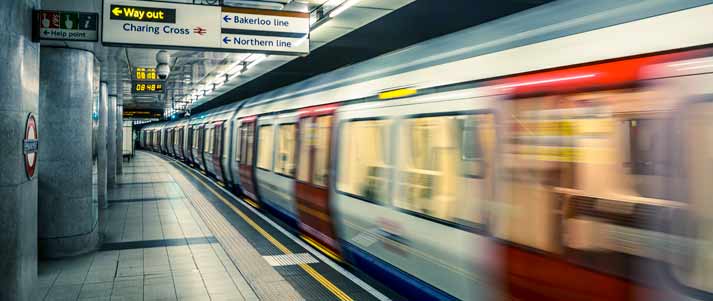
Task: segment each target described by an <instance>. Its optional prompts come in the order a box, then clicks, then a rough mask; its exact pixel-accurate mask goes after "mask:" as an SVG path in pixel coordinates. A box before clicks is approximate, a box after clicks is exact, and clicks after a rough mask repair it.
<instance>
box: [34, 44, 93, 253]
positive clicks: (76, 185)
mask: <svg viewBox="0 0 713 301" xmlns="http://www.w3.org/2000/svg"><path fill="white" fill-rule="evenodd" d="M93 76H94V54H93V53H92V52H89V51H86V50H79V49H70V48H56V47H42V48H41V51H40V104H39V114H40V116H42V122H40V123H39V130H40V133H42V135H43V136H44V137H45V138H44V139H43V140H42V143H40V145H41V147H40V150H39V162H38V168H39V170H38V180H39V188H38V208H39V211H38V212H39V216H38V239H39V248H38V250H39V253H40V256H41V257H47V258H57V257H65V256H72V255H77V254H82V253H86V252H88V251H91V250H94V249H95V248H96V246H97V242H98V231H97V230H98V227H97V225H98V213H97V207H96V206H95V205H94V200H93V196H92V102H93V86H92V80H93Z"/></svg>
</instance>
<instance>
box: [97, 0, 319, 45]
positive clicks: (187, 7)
mask: <svg viewBox="0 0 713 301" xmlns="http://www.w3.org/2000/svg"><path fill="white" fill-rule="evenodd" d="M102 19H103V20H102V21H103V22H102V43H104V44H106V45H116V46H135V47H152V48H197V49H205V50H207V51H232V52H260V53H267V54H293V55H303V54H307V53H309V14H308V13H299V12H288V11H275V10H258V9H239V8H226V7H219V6H206V5H191V4H178V3H167V2H154V1H137V0H104V6H103V18H102Z"/></svg>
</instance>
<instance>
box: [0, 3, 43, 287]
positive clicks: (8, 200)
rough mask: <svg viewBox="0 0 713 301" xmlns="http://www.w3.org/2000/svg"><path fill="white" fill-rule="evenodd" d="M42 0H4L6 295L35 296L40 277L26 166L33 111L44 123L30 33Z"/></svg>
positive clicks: (0, 185) (0, 74) (1, 246)
mask: <svg viewBox="0 0 713 301" xmlns="http://www.w3.org/2000/svg"><path fill="white" fill-rule="evenodd" d="M38 3H39V1H34V0H15V1H0V20H3V30H0V45H2V50H0V62H2V68H0V154H2V155H1V156H0V229H1V230H0V271H1V272H0V300H32V295H31V294H32V289H33V286H34V283H35V282H36V280H37V178H36V176H35V177H34V178H28V176H27V173H26V171H25V156H24V154H23V140H24V139H25V126H26V124H27V117H28V115H29V114H30V113H33V114H35V115H36V118H37V122H41V119H40V116H39V114H38V110H37V102H38V99H39V98H38V93H39V70H40V69H39V68H40V67H39V59H40V45H39V44H36V43H33V42H32V41H31V33H30V24H32V20H31V16H32V9H33V8H36V7H37V6H38ZM38 135H39V136H38V138H39V137H42V133H41V132H40V133H38ZM40 145H41V144H40ZM35 155H36V154H35ZM35 166H37V165H35ZM36 174H37V169H35V175H36Z"/></svg>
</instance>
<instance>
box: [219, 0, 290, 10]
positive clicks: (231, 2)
mask: <svg viewBox="0 0 713 301" xmlns="http://www.w3.org/2000/svg"><path fill="white" fill-rule="evenodd" d="M288 3H289V1H288ZM223 6H242V7H252V8H268V9H276V10H282V9H284V8H285V4H282V3H276V2H262V1H254V0H224V1H223Z"/></svg>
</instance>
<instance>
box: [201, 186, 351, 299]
mask: <svg viewBox="0 0 713 301" xmlns="http://www.w3.org/2000/svg"><path fill="white" fill-rule="evenodd" d="M189 174H190V175H191V176H192V177H193V178H194V179H196V180H198V182H200V183H201V185H203V187H205V188H206V189H208V191H210V192H211V193H212V194H213V195H214V196H215V197H217V198H218V199H219V200H220V201H222V202H223V204H225V205H227V206H228V207H230V209H232V210H233V212H235V213H236V214H238V216H240V218H242V219H243V220H244V221H245V222H246V223H248V225H250V226H251V227H252V228H253V229H255V231H257V232H258V233H260V235H262V236H263V237H265V239H267V240H268V241H269V242H270V243H272V245H274V246H275V247H276V248H278V249H280V251H282V252H283V253H285V254H292V251H290V249H288V248H287V247H285V245H283V244H282V243H280V242H279V241H278V240H277V239H275V238H274V237H272V235H270V233H268V232H267V231H265V229H263V228H262V227H260V225H258V224H257V223H255V221H253V220H252V219H251V218H250V217H249V216H247V215H246V214H245V213H243V211H242V210H240V209H238V207H235V205H233V203H231V202H230V201H228V200H227V199H225V198H224V197H223V196H222V195H220V194H219V193H218V192H216V191H215V190H213V188H212V187H210V186H209V185H208V184H206V183H205V182H204V181H203V180H202V179H199V178H198V177H197V176H195V175H194V174H193V173H191V172H189ZM299 266H300V268H302V269H303V270H304V271H305V272H307V274H309V275H310V276H312V278H314V280H317V282H319V283H320V284H322V286H324V287H325V288H326V289H327V290H329V291H330V292H332V294H334V295H335V296H337V298H339V300H342V301H354V299H352V298H351V297H349V296H348V295H347V294H345V293H344V292H343V291H342V290H341V289H339V288H338V287H337V286H335V285H334V283H332V282H331V281H329V279H327V278H324V276H322V274H320V273H319V272H317V271H316V270H315V269H314V268H312V267H311V266H309V265H308V264H304V263H303V264H300V265H299Z"/></svg>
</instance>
